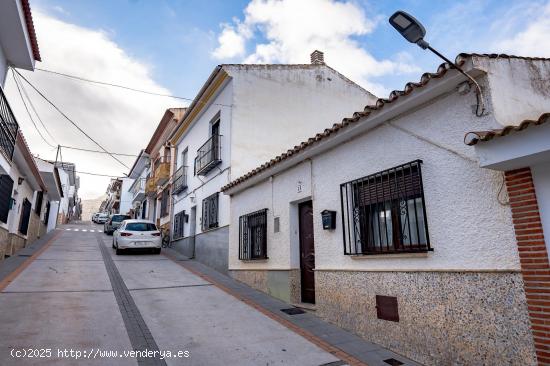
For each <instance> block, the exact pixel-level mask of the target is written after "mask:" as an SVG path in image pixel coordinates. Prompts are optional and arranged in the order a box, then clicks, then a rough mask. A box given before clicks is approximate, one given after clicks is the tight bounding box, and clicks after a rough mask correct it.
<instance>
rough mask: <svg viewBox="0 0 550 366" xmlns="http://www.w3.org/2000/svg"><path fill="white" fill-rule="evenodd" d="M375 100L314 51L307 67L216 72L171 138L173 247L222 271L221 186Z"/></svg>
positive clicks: (224, 208) (224, 205)
mask: <svg viewBox="0 0 550 366" xmlns="http://www.w3.org/2000/svg"><path fill="white" fill-rule="evenodd" d="M375 99H376V98H375V96H374V95H373V94H371V93H369V92H368V91H366V90H365V89H363V88H362V87H360V86H359V85H357V84H355V83H354V82H352V81H351V80H349V79H348V78H346V77H345V76H343V75H342V74H340V73H339V72H338V71H336V70H334V69H333V68H331V67H330V66H328V65H326V64H325V63H324V61H323V54H322V53H321V52H319V51H316V52H314V53H313V54H312V58H311V64H301V65H248V64H236V65H220V66H218V67H216V68H215V69H214V71H213V72H212V74H211V75H210V77H209V78H208V80H207V81H206V82H205V84H204V86H203V87H202V89H201V90H200V92H199V93H198V95H197V96H196V97H195V99H194V101H193V102H192V103H191V105H190V106H189V109H188V110H187V112H186V113H185V115H184V116H183V117H182V118H181V120H180V121H179V123H178V128H177V129H176V130H175V132H174V133H173V134H172V136H171V138H170V143H171V145H172V146H174V148H173V151H174V155H173V157H172V165H173V168H172V171H173V172H174V174H173V179H172V201H173V202H174V207H173V220H172V223H173V224H172V237H173V240H174V241H175V243H174V247H175V248H177V250H179V251H181V252H182V253H184V254H185V255H187V256H191V257H195V258H196V259H197V260H198V261H201V262H203V263H205V264H207V265H209V266H211V267H213V268H216V269H218V270H219V271H221V272H227V269H228V267H227V257H228V240H229V225H230V223H231V220H230V209H229V197H227V196H224V195H220V194H219V193H220V188H221V187H223V186H224V185H226V184H228V183H229V182H230V181H231V180H232V179H233V178H235V177H238V176H240V175H242V174H244V173H245V172H247V171H249V170H250V169H252V168H254V167H255V166H257V165H258V164H260V163H261V162H263V161H265V160H267V159H269V158H270V157H271V156H274V155H276V154H278V153H281V152H282V151H284V149H286V148H288V147H289V146H293V145H295V144H297V143H299V142H300V141H301V140H302V139H304V138H307V137H309V136H310V135H312V134H314V133H315V132H317V131H319V130H322V129H324V128H329V127H331V126H332V125H333V124H334V123H335V122H336V121H337V120H338V119H339V118H340V116H342V115H345V114H347V113H349V111H354V110H357V109H359V108H362V107H363V106H364V105H366V104H368V103H370V102H373V101H374V100H375Z"/></svg>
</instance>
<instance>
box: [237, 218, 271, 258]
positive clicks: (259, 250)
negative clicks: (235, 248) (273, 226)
mask: <svg viewBox="0 0 550 366" xmlns="http://www.w3.org/2000/svg"><path fill="white" fill-rule="evenodd" d="M266 258H267V208H265V209H263V210H260V211H256V212H252V213H249V214H247V215H243V216H241V217H239V259H240V260H253V259H266Z"/></svg>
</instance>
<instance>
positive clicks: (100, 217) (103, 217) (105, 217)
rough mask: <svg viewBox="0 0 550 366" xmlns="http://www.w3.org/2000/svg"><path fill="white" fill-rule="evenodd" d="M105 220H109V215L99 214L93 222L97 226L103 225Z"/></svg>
mask: <svg viewBox="0 0 550 366" xmlns="http://www.w3.org/2000/svg"><path fill="white" fill-rule="evenodd" d="M107 220H109V214H107V213H100V214H99V215H97V217H96V219H95V222H96V223H97V224H104V223H105V222H106V221H107Z"/></svg>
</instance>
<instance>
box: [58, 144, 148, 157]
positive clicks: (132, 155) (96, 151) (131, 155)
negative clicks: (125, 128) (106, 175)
mask: <svg viewBox="0 0 550 366" xmlns="http://www.w3.org/2000/svg"><path fill="white" fill-rule="evenodd" d="M59 146H61V147H64V148H65V149H70V150H78V151H87V152H93V153H99V154H113V155H118V156H130V157H135V158H137V157H138V156H139V155H135V154H123V153H114V152H105V151H101V150H92V149H84V148H81V147H75V146H66V145H59Z"/></svg>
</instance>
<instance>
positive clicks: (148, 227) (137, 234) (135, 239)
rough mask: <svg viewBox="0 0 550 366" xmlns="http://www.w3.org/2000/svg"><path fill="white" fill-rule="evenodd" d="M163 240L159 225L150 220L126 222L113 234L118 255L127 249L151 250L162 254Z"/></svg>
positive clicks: (114, 246)
mask: <svg viewBox="0 0 550 366" xmlns="http://www.w3.org/2000/svg"><path fill="white" fill-rule="evenodd" d="M161 245H162V238H161V235H160V231H159V230H158V229H157V225H155V223H154V222H153V221H149V220H124V221H122V224H120V227H119V228H118V229H117V230H116V231H115V232H114V233H113V248H114V249H116V254H122V251H123V250H126V249H140V248H151V249H153V250H154V252H155V254H160V249H161Z"/></svg>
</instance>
